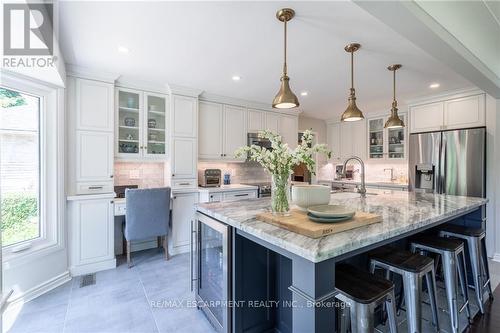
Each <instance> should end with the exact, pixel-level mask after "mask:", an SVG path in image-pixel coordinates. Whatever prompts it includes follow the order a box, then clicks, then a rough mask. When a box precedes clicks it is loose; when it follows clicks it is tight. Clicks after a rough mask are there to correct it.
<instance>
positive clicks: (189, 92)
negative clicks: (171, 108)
mask: <svg viewBox="0 0 500 333" xmlns="http://www.w3.org/2000/svg"><path fill="white" fill-rule="evenodd" d="M166 88H167V89H168V91H169V92H170V93H171V94H175V95H184V96H190V97H199V96H200V95H201V93H202V92H203V90H202V89H194V88H189V87H184V86H180V85H177V84H174V83H167V84H166Z"/></svg>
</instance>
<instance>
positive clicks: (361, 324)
mask: <svg viewBox="0 0 500 333" xmlns="http://www.w3.org/2000/svg"><path fill="white" fill-rule="evenodd" d="M349 310H350V312H351V331H352V332H356V333H373V332H374V331H375V323H374V318H373V315H374V310H375V305H374V304H361V303H356V302H353V303H352V304H351V307H350V309H349Z"/></svg>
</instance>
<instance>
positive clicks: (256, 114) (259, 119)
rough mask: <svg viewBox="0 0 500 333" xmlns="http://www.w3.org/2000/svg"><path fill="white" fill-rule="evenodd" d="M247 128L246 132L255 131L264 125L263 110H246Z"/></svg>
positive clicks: (260, 129)
mask: <svg viewBox="0 0 500 333" xmlns="http://www.w3.org/2000/svg"><path fill="white" fill-rule="evenodd" d="M247 112H248V113H247V129H248V133H257V132H258V131H262V129H263V128H264V127H265V126H264V122H265V112H264V111H259V110H253V109H249V110H248V111H247Z"/></svg>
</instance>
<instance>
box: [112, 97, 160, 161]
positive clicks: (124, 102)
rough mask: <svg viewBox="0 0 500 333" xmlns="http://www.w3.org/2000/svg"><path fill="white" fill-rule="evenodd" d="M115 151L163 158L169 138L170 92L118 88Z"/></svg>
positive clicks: (126, 156) (123, 155)
mask: <svg viewBox="0 0 500 333" xmlns="http://www.w3.org/2000/svg"><path fill="white" fill-rule="evenodd" d="M116 105H117V107H116V108H117V111H116V134H115V137H116V139H115V145H116V146H115V152H116V156H117V158H123V159H129V158H132V159H161V158H164V157H165V152H166V150H167V142H168V135H169V133H168V131H167V128H168V118H169V101H168V96H166V95H161V94H154V93H149V92H143V91H138V90H132V89H125V88H117V89H116Z"/></svg>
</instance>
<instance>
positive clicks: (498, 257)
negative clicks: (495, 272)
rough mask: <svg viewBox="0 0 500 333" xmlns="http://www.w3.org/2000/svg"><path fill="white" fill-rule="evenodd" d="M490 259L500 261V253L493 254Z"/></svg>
mask: <svg viewBox="0 0 500 333" xmlns="http://www.w3.org/2000/svg"><path fill="white" fill-rule="evenodd" d="M491 260H493V261H496V262H500V253H495V254H493V257H492V258H491Z"/></svg>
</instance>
